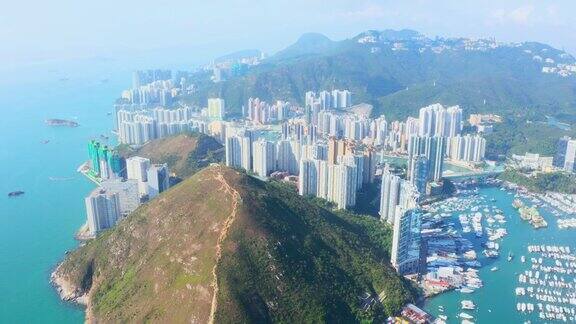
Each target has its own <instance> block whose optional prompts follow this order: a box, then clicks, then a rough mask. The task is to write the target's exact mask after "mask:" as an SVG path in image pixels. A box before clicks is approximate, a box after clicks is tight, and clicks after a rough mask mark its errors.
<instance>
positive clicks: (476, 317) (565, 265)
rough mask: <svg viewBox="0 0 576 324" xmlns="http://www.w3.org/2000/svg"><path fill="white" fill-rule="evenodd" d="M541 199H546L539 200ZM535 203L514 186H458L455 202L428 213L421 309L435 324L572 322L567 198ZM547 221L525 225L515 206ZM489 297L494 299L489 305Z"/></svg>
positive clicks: (574, 295)
mask: <svg viewBox="0 0 576 324" xmlns="http://www.w3.org/2000/svg"><path fill="white" fill-rule="evenodd" d="M544 197H546V198H544ZM551 197H554V195H551V194H546V195H539V196H538V197H536V196H535V195H532V194H530V193H528V192H526V191H523V190H521V189H519V188H516V187H514V186H503V187H500V186H499V185H498V184H489V185H482V186H477V185H473V186H469V187H466V186H459V192H458V194H457V196H456V197H452V198H449V199H447V200H444V201H440V202H436V203H434V204H431V205H429V206H427V213H426V214H425V215H424V217H423V219H422V237H423V240H424V241H425V242H426V243H425V244H424V245H425V246H426V247H427V254H426V274H425V275H424V276H423V287H424V288H425V291H426V293H427V295H428V296H431V297H429V299H427V302H426V305H425V309H426V311H428V312H430V313H431V314H432V315H434V316H435V317H436V318H437V319H438V321H439V322H447V323H452V322H468V323H470V322H488V323H490V322H492V323H496V322H498V323H501V322H512V323H523V322H532V323H536V322H542V321H547V322H554V321H559V322H570V321H572V322H573V321H574V320H576V317H575V316H576V314H575V312H576V254H574V253H575V252H576V246H575V245H574V240H573V239H572V237H573V235H574V232H573V230H572V229H568V227H564V229H561V228H562V227H560V224H564V223H565V222H566V223H568V224H570V222H571V219H569V218H566V217H568V216H569V215H570V214H567V213H566V211H568V210H561V208H560V207H559V206H562V205H561V204H560V203H556V204H553V203H551V202H552V201H556V202H558V201H566V199H567V198H566V197H561V198H560V197H556V198H555V199H554V200H552V198H551ZM520 203H521V204H522V206H528V207H527V208H531V209H532V208H533V209H534V210H535V211H536V212H537V213H538V215H540V216H541V217H542V220H543V221H544V222H548V223H550V222H555V219H557V221H558V226H548V227H540V228H539V229H535V227H534V226H533V225H532V224H531V223H530V222H528V221H525V220H523V219H522V217H521V214H520V212H519V210H518V209H519V206H516V207H515V206H513V204H514V205H519V204H520ZM490 296H498V298H493V297H492V298H491V297H490Z"/></svg>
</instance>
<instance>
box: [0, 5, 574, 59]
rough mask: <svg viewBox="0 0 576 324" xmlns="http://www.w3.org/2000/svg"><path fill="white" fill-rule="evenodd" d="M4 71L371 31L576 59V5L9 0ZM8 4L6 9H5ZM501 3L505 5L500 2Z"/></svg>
mask: <svg viewBox="0 0 576 324" xmlns="http://www.w3.org/2000/svg"><path fill="white" fill-rule="evenodd" d="M3 2H4V4H3V5H2V8H1V10H0V42H1V44H2V45H1V50H0V66H1V65H6V64H16V63H17V62H30V61H38V60H46V59H67V58H77V57H93V56H104V57H114V56H118V55H123V56H129V55H134V56H137V55H142V54H143V53H149V52H166V54H170V53H171V52H179V53H182V52H183V51H186V52H188V53H189V55H190V56H195V55H196V56H202V57H204V56H209V55H217V54H225V53H227V52H231V51H234V50H238V49H245V48H258V49H262V50H264V51H267V52H274V51H276V50H279V49H281V48H283V47H284V46H286V45H288V44H290V43H291V42H293V41H294V40H295V39H297V38H298V36H299V35H300V34H302V33H304V32H311V31H314V32H320V33H324V34H326V35H327V36H329V37H331V38H333V39H343V38H347V37H352V36H354V35H355V34H357V33H359V32H361V31H364V30H367V29H386V28H394V29H400V28H411V29H415V30H418V31H420V32H422V33H424V34H426V35H429V36H435V35H441V36H469V37H486V36H495V37H496V38H497V39H499V40H504V41H523V40H533V41H540V42H545V43H549V44H551V45H553V46H555V47H559V48H565V49H566V50H567V51H569V52H571V53H572V54H576V18H574V14H575V13H576V1H574V0H564V1H554V0H550V1H532V2H526V1H514V0H512V1H509V0H504V1H503V0H500V1H496V0H484V1H474V2H473V1H466V0H453V1H452V0H446V1H439V0H436V1H425V0H421V1H410V3H407V2H408V1H400V0H397V1H387V0H381V1H375V0H348V1H343V0H330V1H318V0H290V1H284V0H279V1H272V0H266V1H265V0H250V1H249V0H207V1H197V0H187V1H185V0H172V1H146V0H142V1H132V0H98V1H78V0H73V1H71V0H70V1H69V0H50V1H38V0H34V1H31V0H5V1H3ZM8 2H9V4H8ZM504 3H505V4H504Z"/></svg>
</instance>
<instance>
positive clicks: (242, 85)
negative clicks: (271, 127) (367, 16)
mask: <svg viewBox="0 0 576 324" xmlns="http://www.w3.org/2000/svg"><path fill="white" fill-rule="evenodd" d="M370 35H371V36H373V37H375V39H376V40H375V41H374V42H372V43H359V40H360V39H361V38H362V37H366V36H370ZM469 42H471V40H468V39H463V38H446V39H445V38H436V39H430V38H427V37H425V36H423V35H421V34H419V33H417V32H414V31H410V30H403V31H391V30H386V31H381V32H378V31H370V32H366V33H363V34H361V35H358V36H357V37H354V38H352V39H348V40H344V41H331V40H329V39H327V38H326V37H325V36H322V35H319V34H306V35H304V36H302V38H301V39H299V40H298V41H297V42H296V43H295V44H293V45H291V46H289V47H288V48H286V49H285V50H283V51H280V52H279V53H278V54H277V55H275V56H272V57H271V58H269V59H267V60H265V61H264V62H263V63H262V64H260V65H259V66H257V67H254V68H252V69H251V70H250V71H249V73H248V75H246V76H244V77H237V78H232V79H230V80H228V81H224V82H221V83H218V84H214V83H212V82H210V81H209V80H207V78H206V75H203V76H201V77H200V76H199V78H198V80H196V81H197V85H198V87H199V91H198V92H197V94H196V95H195V96H194V98H193V100H196V102H197V103H199V104H204V103H205V99H206V97H207V96H210V95H221V96H223V97H224V98H225V99H226V100H227V106H228V107H230V109H232V110H233V111H235V112H236V113H239V112H240V109H241V106H242V105H243V104H245V102H246V100H247V98H248V97H249V96H258V97H261V98H263V99H266V100H272V99H284V100H291V101H293V102H297V103H300V104H303V100H304V93H305V92H306V91H308V90H323V89H332V88H349V89H351V90H352V92H353V97H354V99H353V100H354V101H355V102H367V103H370V104H372V105H374V106H375V110H374V114H375V115H379V114H381V113H385V114H386V115H387V116H390V117H391V118H404V117H406V116H408V115H410V114H411V115H414V113H415V112H416V111H417V109H419V108H420V107H422V106H425V105H429V104H431V103H435V102H440V103H443V104H460V105H461V106H462V107H463V108H464V109H465V111H466V113H472V112H495V113H522V114H525V115H527V116H535V117H540V118H541V117H542V116H543V114H548V115H553V116H558V117H561V119H562V120H568V119H571V118H574V116H575V115H576V113H575V111H576V110H575V109H574V108H575V107H576V77H575V76H574V75H570V76H566V77H563V76H560V75H559V74H557V73H551V74H546V73H542V68H543V67H544V66H555V65H556V64H574V63H575V60H574V58H573V57H572V56H571V55H569V54H567V53H564V52H562V51H560V50H557V49H554V48H552V47H550V46H547V45H544V44H539V43H520V44H506V45H502V44H500V45H499V46H494V47H493V48H492V47H490V46H489V45H482V43H481V44H480V45H474V46H477V48H476V47H473V49H470V48H468V47H467V46H468V45H467V44H469ZM397 44H400V45H399V46H401V49H400V50H397V49H395V48H394V46H396V45H397ZM474 44H476V43H474ZM483 46H484V47H483ZM545 59H550V60H552V61H553V62H554V63H546V62H545V61H544V60H545Z"/></svg>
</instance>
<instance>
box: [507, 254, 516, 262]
mask: <svg viewBox="0 0 576 324" xmlns="http://www.w3.org/2000/svg"><path fill="white" fill-rule="evenodd" d="M513 258H514V254H512V252H508V259H507V260H508V262H510V261H512V259H513Z"/></svg>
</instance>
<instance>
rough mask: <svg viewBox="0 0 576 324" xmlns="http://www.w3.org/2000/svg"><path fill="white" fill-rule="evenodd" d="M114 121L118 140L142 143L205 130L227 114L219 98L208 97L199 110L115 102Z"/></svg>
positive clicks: (125, 142) (124, 142)
mask: <svg viewBox="0 0 576 324" xmlns="http://www.w3.org/2000/svg"><path fill="white" fill-rule="evenodd" d="M115 107H116V109H117V110H116V118H115V125H116V126H117V130H118V141H119V142H120V143H121V144H129V145H137V146H139V145H143V144H145V143H146V142H148V141H151V140H154V139H158V138H163V137H166V136H171V135H175V134H179V133H184V132H191V131H198V132H201V133H206V132H207V128H208V124H209V123H210V122H212V121H222V120H223V119H224V116H225V114H226V111H225V103H224V100H223V99H220V98H210V99H208V107H207V108H205V109H203V110H202V111H201V113H200V114H198V113H196V112H194V111H193V110H192V108H190V107H179V108H164V107H160V106H158V107H156V108H142V106H141V105H126V104H119V105H116V106H115Z"/></svg>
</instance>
